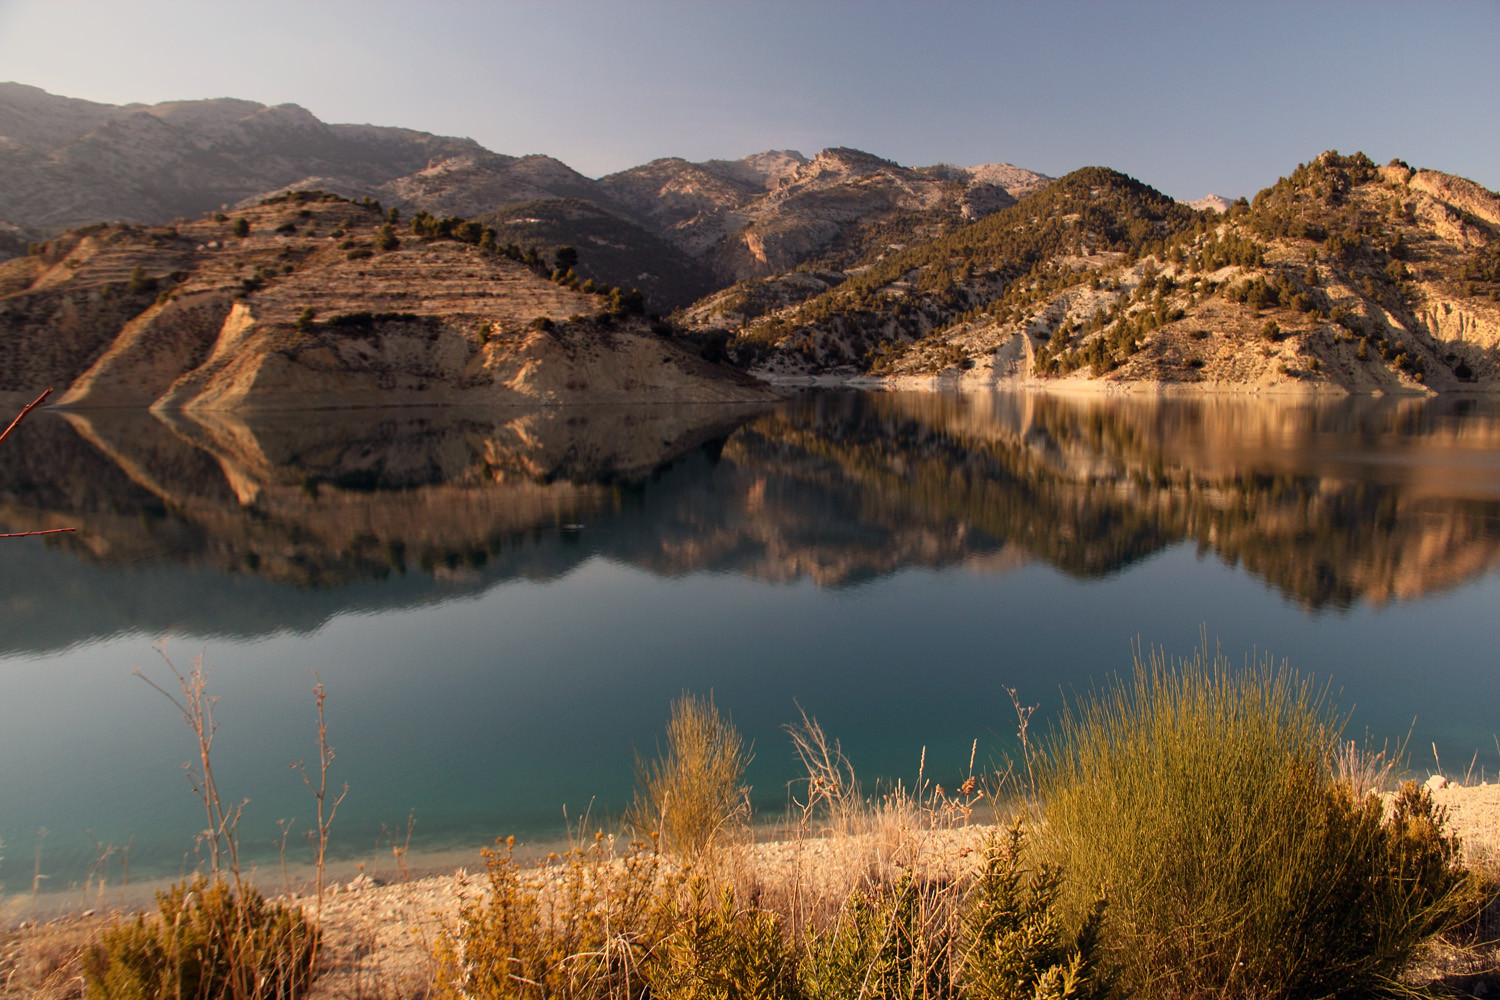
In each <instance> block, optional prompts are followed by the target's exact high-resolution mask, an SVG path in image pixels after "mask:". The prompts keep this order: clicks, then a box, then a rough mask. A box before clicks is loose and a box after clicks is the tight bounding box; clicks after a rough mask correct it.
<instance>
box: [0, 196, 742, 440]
mask: <svg viewBox="0 0 1500 1000" xmlns="http://www.w3.org/2000/svg"><path fill="white" fill-rule="evenodd" d="M386 218H387V216H386V215H385V214H384V213H382V211H381V210H380V207H379V206H378V204H368V205H366V204H355V203H352V202H348V201H345V200H343V199H341V198H338V197H336V196H334V195H328V194H319V193H308V192H302V193H298V194H296V195H287V196H283V197H279V198H275V199H270V200H267V201H266V202H264V203H262V204H260V205H257V206H255V207H253V208H249V209H244V210H241V211H238V212H235V213H234V214H232V215H229V214H225V213H215V214H214V215H211V216H205V217H203V218H201V219H199V220H197V221H194V222H189V223H182V224H179V225H177V226H173V227H166V228H146V227H139V226H128V225H127V226H105V225H98V226H92V227H85V228H83V229H78V230H73V231H71V232H69V233H68V234H66V235H65V236H62V237H59V238H56V239H54V240H52V241H50V242H47V243H45V244H42V245H39V246H37V247H36V248H35V252H33V253H31V254H29V255H28V256H26V257H22V258H17V259H15V260H11V261H7V262H5V263H3V264H0V337H3V338H4V340H5V343H6V344H7V347H8V349H7V351H6V352H4V354H3V355H0V392H7V393H17V394H21V393H30V394H35V393H36V392H37V391H39V390H40V389H41V388H44V387H46V386H48V385H55V386H58V387H59V389H60V390H63V391H61V393H60V399H59V402H60V403H61V404H62V405H68V406H86V407H87V406H152V407H157V408H165V409H202V410H225V409H234V410H246V411H253V410H260V409H291V408H307V407H342V406H354V405H361V406H362V405H380V404H385V405H389V404H400V405H407V404H414V403H453V402H474V403H511V402H520V401H530V402H573V401H580V400H584V399H587V400H589V401H591V402H608V401H620V402H626V401H632V402H639V401H647V400H667V399H670V400H674V401H683V402H687V401H699V402H710V401H727V400H748V399H757V398H764V397H765V396H767V395H768V392H767V390H766V388H765V387H764V386H763V385H760V384H759V383H756V382H754V381H753V380H751V379H748V378H747V377H745V376H743V375H740V374H738V373H736V372H733V371H731V370H730V369H728V368H725V367H722V366H718V365H713V364H710V363H709V362H706V361H704V360H702V359H701V358H700V357H699V356H698V354H697V352H695V351H689V350H686V349H684V347H683V346H681V345H679V344H677V343H675V342H673V341H671V340H668V339H665V338H664V337H663V336H661V334H660V333H658V332H653V330H652V328H651V327H650V325H649V324H648V323H647V321H646V320H645V319H644V317H642V316H641V315H640V312H641V308H642V307H641V302H640V299H639V296H631V295H629V294H626V293H624V292H622V291H621V290H618V289H609V288H606V287H602V286H597V285H596V284H595V283H593V282H591V281H590V282H585V281H581V280H580V279H579V278H577V276H576V275H575V274H573V273H572V272H571V271H563V272H554V271H553V268H552V265H551V264H550V263H547V262H544V261H541V260H539V259H536V258H534V257H533V258H528V257H527V256H526V255H524V254H523V253H522V252H521V251H520V249H519V248H518V247H514V246H501V245H498V244H496V243H495V241H494V234H493V232H486V231H484V230H483V227H481V226H479V225H478V224H475V223H468V224H463V225H457V224H456V220H452V219H449V220H446V221H445V222H444V223H442V224H439V222H438V220H434V219H431V218H430V217H419V219H418V220H415V221H416V222H417V226H416V227H407V228H406V229H404V230H403V231H402V235H400V236H399V237H398V236H397V235H396V232H395V227H394V226H392V227H390V228H388V229H387V228H383V223H384V222H385V220H386ZM414 228H416V229H422V230H423V231H422V232H421V233H417V232H415V231H414ZM549 275H550V276H551V277H549ZM554 278H555V280H553V279H554Z"/></svg>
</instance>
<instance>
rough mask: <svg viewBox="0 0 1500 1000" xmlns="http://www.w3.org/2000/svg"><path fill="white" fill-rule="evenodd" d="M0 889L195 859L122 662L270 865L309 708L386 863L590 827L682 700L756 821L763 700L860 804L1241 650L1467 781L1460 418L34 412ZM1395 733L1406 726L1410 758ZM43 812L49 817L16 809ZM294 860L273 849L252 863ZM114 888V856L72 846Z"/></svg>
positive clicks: (985, 401)
mask: <svg viewBox="0 0 1500 1000" xmlns="http://www.w3.org/2000/svg"><path fill="white" fill-rule="evenodd" d="M0 523H3V524H4V525H6V526H7V527H9V528H11V529H27V528H40V527H51V526H57V525H76V526H77V528H78V529H79V530H78V532H77V534H76V535H73V536H65V537H63V538H62V539H60V540H56V541H54V542H53V543H52V544H46V543H44V542H43V541H41V540H38V539H28V540H23V541H12V542H8V543H5V545H4V549H3V551H0V558H3V563H0V566H3V571H0V677H3V679H4V697H3V698H0V840H3V842H4V848H3V850H0V854H3V861H0V883H3V884H4V886H5V887H6V889H5V891H8V892H11V893H15V892H17V891H18V890H19V891H24V890H28V889H29V887H30V885H31V882H32V876H33V873H34V871H35V870H36V865H37V860H36V852H37V849H38V847H40V849H41V858H40V871H41V872H42V873H43V874H45V875H47V876H48V879H47V880H46V881H45V883H44V884H45V885H46V887H48V888H52V889H60V888H63V887H66V886H68V885H75V884H77V883H80V882H82V881H84V880H85V879H86V878H87V877H88V871H89V865H90V862H91V861H92V860H93V859H94V858H95V857H96V856H97V855H98V854H99V852H100V850H101V846H100V845H102V846H103V847H107V846H108V845H111V844H113V845H116V846H121V847H123V846H124V845H125V844H127V843H128V844H129V845H130V855H129V857H130V871H131V875H132V877H133V878H141V877H145V876H151V875H156V876H160V875H169V874H173V873H176V872H179V871H181V870H182V869H183V867H184V865H187V866H191V864H192V863H193V861H192V852H193V836H194V832H195V831H196V830H197V829H198V828H199V827H200V826H201V821H200V819H199V815H200V814H199V812H198V811H197V810H198V807H197V805H196V802H195V800H194V798H193V795H192V791H191V789H190V787H189V785H188V782H187V780H186V778H185V776H184V774H183V771H182V766H183V763H184V762H185V761H187V760H188V759H189V758H190V757H192V756H193V754H194V752H195V743H194V741H193V738H192V736H191V734H190V732H189V731H188V730H187V729H186V728H185V727H184V726H183V724H182V721H181V719H180V717H179V716H178V715H177V713H176V712H175V711H174V710H173V709H172V707H171V706H170V705H169V704H168V703H167V702H166V701H165V700H164V699H163V698H162V697H161V696H160V695H159V694H157V693H156V692H154V691H152V690H151V689H150V688H149V687H148V686H147V685H146V684H145V683H143V682H142V681H141V680H139V679H137V678H133V677H132V676H131V670H132V668H134V667H139V668H140V669H141V670H142V671H143V672H145V673H146V674H147V675H149V676H150V677H152V678H154V679H157V680H158V681H165V680H168V679H169V677H168V674H167V672H166V666H165V664H164V663H163V662H162V660H161V658H160V656H159V654H158V653H157V652H156V651H155V650H154V648H153V645H154V644H155V643H156V642H157V641H158V640H161V639H166V640H167V644H166V652H167V655H169V656H170V657H171V658H172V659H173V661H174V662H176V663H177V664H178V665H179V666H182V667H186V666H187V665H188V663H189V661H190V660H191V658H192V657H194V656H198V655H202V656H203V658H204V662H205V665H206V666H207V667H208V669H209V670H210V672H211V673H210V685H211V688H212V690H213V691H214V692H216V693H217V694H218V695H219V696H220V698H221V700H220V701H219V703H218V707H217V714H216V719H217V721H218V723H219V730H218V734H217V740H216V742H215V744H214V754H215V758H216V767H217V770H218V776H219V781H220V785H221V787H222V788H223V789H224V791H225V793H226V795H227V796H228V797H230V798H232V799H234V800H239V799H241V798H245V799H248V800H249V801H248V804H247V805H246V806H245V811H244V818H243V821H242V824H241V840H242V842H243V843H244V845H245V849H246V850H247V852H249V853H250V854H251V855H252V856H253V858H254V860H256V861H257V863H259V864H261V865H264V866H272V865H274V864H275V863H276V862H275V859H276V855H277V848H276V846H275V843H276V840H277V838H278V836H279V832H278V825H277V824H278V821H279V820H285V821H290V822H291V824H292V825H293V826H294V827H295V828H296V829H297V830H299V831H300V830H303V829H306V827H307V826H309V825H310V823H311V818H312V800H311V797H310V796H309V795H308V793H307V790H306V789H305V788H304V787H303V786H302V783H301V780H300V778H299V777H298V775H297V773H296V772H295V771H293V770H290V769H289V767H288V765H289V764H291V763H292V762H293V761H296V760H298V759H299V758H311V757H313V756H314V755H315V753H316V747H315V743H314V737H315V731H314V716H313V700H312V696H311V687H312V684H313V674H314V671H316V672H317V675H318V676H319V677H320V678H321V679H322V681H323V683H324V684H325V685H326V686H327V689H328V691H329V697H328V722H329V738H330V741H331V742H332V743H333V745H334V746H335V748H336V749H337V753H338V757H337V760H336V762H335V764H334V768H333V771H332V776H333V778H334V779H335V780H336V781H338V782H343V781H347V782H348V784H349V788H350V791H349V795H348V798H347V800H346V801H345V802H344V804H343V806H342V807H341V809H340V811H339V814H338V818H337V822H336V824H335V828H334V833H333V846H334V848H335V850H336V851H337V852H339V853H340V854H341V856H343V857H345V858H349V859H354V858H371V859H384V861H385V862H386V863H387V865H388V863H389V860H390V853H389V846H390V843H391V831H393V830H399V831H401V832H400V834H399V837H400V838H402V839H404V837H405V830H406V826H407V823H408V818H409V817H410V818H414V821H415V827H414V831H413V834H412V840H411V842H412V847H413V850H414V852H415V851H419V850H420V851H436V850H439V849H443V848H465V849H467V848H471V847H474V846H477V845H479V844H481V843H484V842H487V841H488V840H490V839H491V838H493V837H494V836H496V835H503V834H507V833H516V834H519V835H521V836H522V837H524V838H530V839H545V838H549V837H553V836H556V835H557V834H558V833H560V831H561V830H562V827H563V809H564V807H566V809H567V810H568V815H569V816H571V817H576V816H578V815H579V814H580V813H582V812H584V811H585V810H586V809H588V808H590V803H592V809H593V811H594V814H595V816H596V817H598V816H606V815H608V814H610V813H614V812H618V810H619V809H620V808H621V807H622V806H623V805H624V804H625V803H626V802H627V801H628V799H629V795H630V789H631V787H632V764H633V760H634V753H635V751H637V750H640V751H642V752H645V753H650V752H652V750H653V748H654V745H655V740H656V738H657V734H658V733H659V732H660V731H661V729H662V726H663V724H664V722H665V720H666V717H667V713H668V708H669V704H670V702H671V700H672V699H673V698H674V697H676V696H677V695H679V694H680V693H681V692H683V691H684V690H691V691H694V692H699V693H705V694H706V693H708V692H712V693H713V696H714V698H715V700H716V701H717V703H718V705H719V706H720V707H721V708H722V709H724V710H727V711H728V712H729V713H731V714H732V716H733V718H734V721H735V723H736V724H737V725H738V726H739V727H740V729H741V730H742V731H743V732H744V733H745V734H746V735H747V737H749V738H751V739H753V740H754V742H755V754H756V757H755V762H754V765H753V768H752V773H751V780H752V782H753V785H754V790H755V799H756V801H757V805H758V807H759V808H761V809H762V810H765V811H774V810H776V809H778V808H780V807H781V806H782V805H783V804H784V803H785V800H786V795H787V787H786V783H787V781H788V780H789V779H791V778H793V777H794V775H795V767H794V760H793V758H792V755H791V750H790V747H789V744H788V743H787V741H786V739H785V737H784V735H783V734H782V733H781V731H780V726H781V725H782V724H783V723H785V722H787V721H789V720H790V719H792V718H794V717H795V716H796V713H797V705H801V706H802V707H804V708H805V709H806V710H807V711H808V712H809V713H810V714H812V715H815V716H816V717H817V718H818V719H819V720H820V721H821V722H822V723H823V725H824V727H825V728H826V729H827V730H828V731H829V732H830V733H831V734H833V735H835V736H837V737H838V738H839V739H841V740H842V742H843V746H844V748H845V750H846V752H847V753H848V754H849V756H850V757H851V759H852V760H853V762H854V764H855V766H856V768H857V769H858V771H859V772H860V774H861V777H862V778H863V779H864V780H865V781H866V782H867V784H873V783H874V782H875V781H876V780H877V779H884V780H892V779H904V780H908V781H909V780H911V778H913V777H914V776H915V773H916V770H917V764H918V760H919V758H920V757H921V754H922V751H923V748H924V747H925V748H926V755H927V756H926V760H927V771H928V774H930V775H933V776H935V777H937V778H938V780H943V781H948V780H951V779H952V778H953V777H956V776H960V775H961V774H962V773H963V772H965V771H966V769H967V766H968V761H969V755H970V748H971V746H972V745H973V741H974V740H976V739H977V740H978V741H979V747H980V750H979V761H978V762H979V764H980V765H986V764H988V763H989V762H991V761H996V760H998V759H1000V757H1001V756H1002V755H1003V754H1004V753H1005V752H1006V750H1007V746H1008V740H1009V738H1010V735H1011V730H1012V729H1013V714H1012V712H1011V709H1010V702H1009V697H1008V695H1007V694H1006V688H1008V687H1014V688H1016V689H1017V690H1018V692H1019V695H1020V697H1021V698H1022V699H1023V700H1025V701H1026V702H1028V703H1038V704H1040V705H1041V706H1042V707H1041V710H1040V712H1041V715H1042V716H1045V715H1047V714H1048V713H1053V712H1055V711H1056V710H1057V708H1058V706H1059V705H1060V703H1061V701H1062V698H1063V696H1064V694H1065V693H1067V692H1071V691H1074V690H1083V689H1086V688H1087V687H1088V686H1089V685H1090V684H1091V683H1094V682H1097V681H1099V680H1102V679H1105V678H1107V677H1108V676H1109V675H1111V674H1113V673H1115V672H1119V671H1128V670H1129V667H1130V662H1131V656H1132V645H1133V644H1143V645H1145V646H1159V647H1162V648H1164V649H1165V650H1166V651H1168V652H1169V653H1171V654H1173V655H1181V654H1187V653H1190V652H1191V651H1192V650H1193V649H1194V648H1195V647H1196V646H1197V645H1198V644H1199V642H1200V641H1201V636H1202V635H1204V634H1206V635H1207V636H1208V637H1209V639H1210V642H1214V643H1218V644H1220V645H1222V647H1223V649H1224V650H1225V651H1226V652H1228V653H1229V654H1230V655H1231V656H1232V657H1233V658H1234V659H1236V660H1240V659H1243V658H1244V657H1245V656H1247V655H1255V654H1256V653H1257V652H1259V653H1260V654H1269V655H1272V656H1274V657H1276V658H1278V659H1280V658H1285V659H1286V660H1288V661H1289V662H1290V663H1291V665H1292V666H1294V667H1296V668H1297V669H1299V670H1301V671H1303V672H1304V673H1308V674H1312V675H1314V676H1315V677H1316V678H1318V679H1320V680H1327V681H1328V682H1329V683H1330V684H1331V685H1332V687H1333V689H1334V690H1335V691H1336V692H1338V693H1339V695H1338V702H1339V704H1340V705H1341V706H1342V707H1343V708H1345V709H1350V710H1352V712H1353V718H1352V722H1351V727H1350V732H1351V734H1352V735H1356V736H1363V734H1364V733H1365V732H1367V731H1368V732H1370V733H1371V734H1373V735H1374V736H1375V737H1376V739H1377V742H1378V741H1380V740H1384V739H1386V738H1391V739H1393V740H1400V739H1403V738H1405V737H1406V736H1407V734H1408V733H1410V734H1411V736H1410V746H1411V747H1412V748H1413V750H1412V757H1413V758H1414V760H1415V765H1414V766H1416V767H1425V766H1427V764H1428V763H1429V762H1430V760H1431V755H1432V749H1431V746H1430V745H1431V744H1434V743H1435V744H1436V750H1437V752H1438V753H1439V754H1440V755H1441V757H1442V763H1443V765H1444V767H1445V768H1446V769H1448V770H1457V771H1462V770H1464V769H1466V768H1467V767H1468V766H1469V763H1470V761H1471V759H1475V758H1474V754H1475V751H1476V750H1477V751H1478V757H1477V763H1476V764H1475V769H1476V773H1477V771H1478V769H1479V768H1483V769H1484V770H1485V772H1486V774H1487V775H1493V774H1494V773H1495V771H1496V768H1497V764H1500V760H1497V754H1496V750H1497V747H1496V743H1495V733H1496V732H1497V731H1500V721H1497V719H1496V715H1495V707H1496V705H1500V671H1497V666H1500V657H1497V653H1496V650H1497V649H1500V577H1497V574H1496V572H1495V571H1496V569H1497V567H1500V411H1497V409H1496V407H1495V405H1494V404H1492V403H1487V402H1481V401H1475V400H1465V399H1460V400H1441V401H1421V400H1404V401H1389V400H1387V401H1378V400H1353V401H1343V402H1336V403H1328V402H1323V403H1311V402H1295V403H1293V402H1281V403H1276V402H1266V401H1254V400H1243V399H1234V400H1229V399H1220V400H1180V401H1161V400H1125V401H1121V400H1110V401H1105V400H1093V399H1089V400H1066V399H1057V398H1048V397H1041V396H1022V397H1014V396H1004V395H997V396H972V397H954V396H934V395H898V394H859V393H840V394H830V395H819V396H812V397H806V398H801V399H797V400H793V401H789V402H786V403H783V404H780V405H776V406H768V407H762V408H752V409H729V408H723V407H655V408H626V409H611V410H596V409H590V408H557V409H552V410H539V411H519V410H506V411H494V412H484V413H472V412H465V411H453V410H447V411H410V410H408V411H395V412H393V411H381V412H369V413H332V414H330V413H317V414H298V415H284V416H278V417H265V418H247V419H239V418H230V417H224V416H214V417H211V418H210V417H201V418H198V419H197V420H189V419H187V418H183V417H178V418H173V419H171V420H170V421H168V420H162V419H158V418H156V417H153V416H151V415H149V414H143V413H130V412H118V411H116V412H95V413H89V414H70V415H59V414H56V413H45V414H41V415H39V416H38V417H37V418H34V419H33V420H31V421H29V422H28V425H27V426H25V427H23V428H22V431H21V433H20V436H19V437H13V438H12V439H11V440H10V441H8V442H7V443H6V453H5V454H4V456H3V463H0ZM1416 748H1420V749H1416ZM43 828H45V830H46V831H47V832H46V833H45V835H39V831H40V830H42V829H43ZM308 853H309V849H308V847H307V846H306V844H305V843H304V842H302V841H301V839H300V834H298V833H293V835H292V838H291V839H290V840H289V841H288V848H287V854H288V856H289V857H290V858H291V859H292V860H293V861H294V862H296V861H299V860H303V856H304V855H308ZM109 864H110V865H111V866H113V867H111V868H110V873H109V878H110V880H111V881H112V882H114V881H117V880H118V878H119V870H118V864H119V855H118V854H116V855H115V856H114V857H113V859H112V860H111V861H110V862H109Z"/></svg>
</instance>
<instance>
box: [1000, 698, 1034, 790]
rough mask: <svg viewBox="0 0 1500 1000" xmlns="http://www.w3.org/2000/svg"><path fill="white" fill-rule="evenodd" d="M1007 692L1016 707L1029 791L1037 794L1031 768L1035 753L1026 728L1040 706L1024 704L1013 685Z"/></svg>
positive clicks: (1018, 732) (1017, 730) (1017, 734)
mask: <svg viewBox="0 0 1500 1000" xmlns="http://www.w3.org/2000/svg"><path fill="white" fill-rule="evenodd" d="M1005 692H1006V693H1007V694H1009V695H1010V703H1011V704H1012V705H1014V706H1015V709H1016V736H1018V737H1019V738H1020V740H1021V759H1022V761H1023V762H1025V764H1026V781H1027V783H1028V784H1029V785H1030V787H1029V788H1028V789H1027V791H1028V792H1029V793H1030V794H1032V795H1035V794H1036V773H1035V772H1034V771H1033V770H1032V768H1031V758H1032V756H1033V754H1032V752H1031V741H1030V740H1029V739H1028V738H1027V736H1026V730H1027V729H1028V728H1029V727H1030V725H1031V715H1032V713H1033V712H1035V711H1036V710H1037V708H1039V707H1040V706H1037V705H1022V704H1021V696H1020V695H1018V694H1017V693H1016V689H1015V688H1013V687H1008V688H1006V689H1005Z"/></svg>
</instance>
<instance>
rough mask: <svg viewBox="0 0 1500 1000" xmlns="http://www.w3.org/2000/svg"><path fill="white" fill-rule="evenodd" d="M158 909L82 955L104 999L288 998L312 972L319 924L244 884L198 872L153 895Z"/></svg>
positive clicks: (91, 989)
mask: <svg viewBox="0 0 1500 1000" xmlns="http://www.w3.org/2000/svg"><path fill="white" fill-rule="evenodd" d="M156 904H157V910H158V913H157V915H156V916H155V917H153V918H151V919H149V920H148V919H147V918H146V916H145V915H144V914H141V915H138V916H137V917H136V919H135V920H134V921H124V922H121V923H117V924H115V925H113V926H112V927H110V928H108V929H107V930H105V931H104V932H103V934H102V935H101V937H100V941H99V944H98V946H97V948H95V949H94V951H93V953H92V954H91V955H89V956H88V957H87V958H86V960H85V965H84V977H85V980H86V982H87V984H88V995H89V996H90V997H102V998H105V1000H178V998H187V997H191V998H194V1000H200V998H201V1000H210V998H219V997H233V998H235V1000H294V998H296V997H299V996H301V995H302V994H303V993H305V992H306V990H307V988H308V986H309V985H310V984H311V983H312V979H313V959H314V956H315V955H316V953H317V946H318V931H317V929H316V928H315V927H313V926H311V925H310V924H308V922H307V920H306V919H305V918H304V917H303V915H302V912H301V911H300V910H296V909H290V908H288V907H285V906H282V905H280V904H279V903H267V902H266V901H265V900H264V899H263V898H262V897H261V895H260V894H259V893H258V892H256V891H255V890H254V889H252V888H249V887H246V888H244V889H242V890H241V893H240V895H239V896H236V895H235V892H234V890H233V888H232V887H231V886H230V885H229V884H228V883H226V882H213V883H209V882H207V881H205V880H203V879H197V880H195V881H193V882H192V883H185V884H182V885H175V886H173V887H172V888H171V890H170V891H168V892H159V893H157V894H156Z"/></svg>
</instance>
